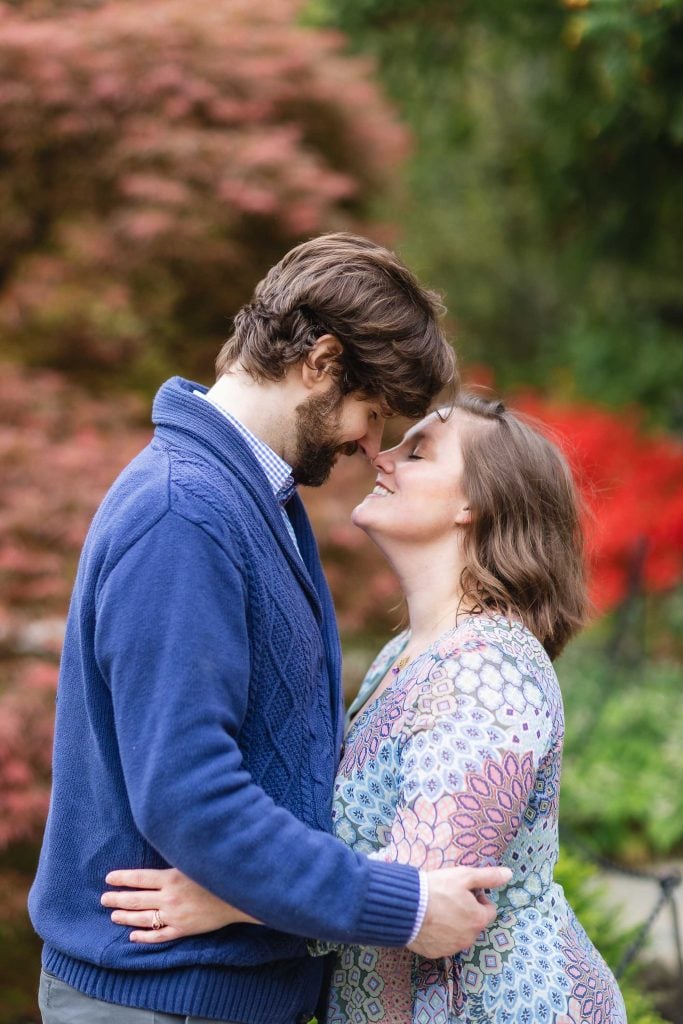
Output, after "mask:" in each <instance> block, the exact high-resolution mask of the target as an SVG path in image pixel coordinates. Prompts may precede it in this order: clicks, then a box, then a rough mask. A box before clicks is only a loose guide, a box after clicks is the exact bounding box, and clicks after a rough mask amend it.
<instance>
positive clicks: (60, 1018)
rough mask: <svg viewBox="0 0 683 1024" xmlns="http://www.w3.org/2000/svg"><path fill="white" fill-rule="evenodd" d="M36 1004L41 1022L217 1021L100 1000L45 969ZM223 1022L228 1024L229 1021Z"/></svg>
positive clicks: (135, 1023)
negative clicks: (92, 997) (67, 983)
mask: <svg viewBox="0 0 683 1024" xmlns="http://www.w3.org/2000/svg"><path fill="white" fill-rule="evenodd" d="M38 1005H39V1007H40V1012H41V1014H42V1017H43V1024H217V1022H216V1021H215V1020H214V1021H210V1020H207V1019H206V1018H205V1017H184V1016H177V1015H176V1014H174V1013H159V1012H158V1011H156V1010H137V1009H136V1008H135V1007H134V1006H116V1005H115V1004H114V1003H103V1002H102V1001H101V1000H100V999H91V998H90V996H84V995H83V993H82V992H78V991H77V990H76V989H75V988H72V987H71V985H66V984H65V983H64V982H63V981H60V980H59V978H54V977H53V976H52V975H51V974H46V973H45V971H41V972H40V988H39V990H38ZM223 1024H230V1021H224V1022H223Z"/></svg>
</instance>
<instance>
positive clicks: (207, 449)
mask: <svg viewBox="0 0 683 1024" xmlns="http://www.w3.org/2000/svg"><path fill="white" fill-rule="evenodd" d="M195 390H198V391H205V390H206V389H205V388H204V387H202V385H200V384H195V383H194V382H192V381H188V380H185V379H183V378H182V377H172V378H171V379H170V380H168V381H166V383H165V384H163V385H162V386H161V388H160V389H159V391H158V392H157V395H156V398H155V399H154V404H153V406H152V422H153V423H154V425H155V428H156V431H155V432H156V433H157V434H158V435H159V436H160V437H162V438H164V439H166V440H168V441H170V442H171V443H173V444H176V445H179V446H181V447H183V448H185V449H187V450H190V451H192V452H194V453H195V454H197V455H198V456H199V457H201V458H204V459H206V460H207V461H209V462H211V463H212V464H214V465H216V466H217V467H218V468H219V469H221V470H223V471H225V470H226V469H227V470H228V471H229V472H230V473H231V474H234V475H235V476H237V477H238V478H239V480H240V483H241V484H242V485H243V486H244V488H245V489H246V490H247V492H248V493H249V495H250V497H251V498H252V500H253V501H254V504H255V505H256V507H257V508H258V511H259V512H260V513H261V515H262V516H263V518H264V520H265V521H266V523H267V524H268V527H269V528H270V530H271V531H272V533H273V534H274V536H275V538H276V539H277V541H278V544H279V545H280V547H281V549H282V551H283V554H284V555H285V557H286V559H287V561H288V563H289V565H290V567H291V569H292V572H293V574H294V576H295V578H296V579H297V581H298V582H299V584H300V586H301V587H302V588H303V590H304V592H305V593H306V595H307V597H308V600H309V602H310V604H311V607H312V608H313V611H314V613H315V616H316V618H317V620H318V622H319V624H320V629H321V632H322V634H323V638H324V641H325V650H326V653H327V662H328V671H329V675H330V684H331V694H332V698H333V699H332V704H333V714H334V718H333V721H334V722H335V724H337V723H338V722H339V721H340V720H341V652H340V647H339V635H338V633H337V627H336V622H335V617H334V607H333V604H332V598H331V596H330V592H329V588H328V586H327V581H326V579H325V576H324V574H323V571H322V566H321V564H320V558H319V555H318V546H317V544H316V541H315V537H314V536H313V531H312V529H311V525H310V523H309V521H308V516H307V514H306V510H305V508H304V505H303V502H302V501H301V498H300V497H299V495H298V494H296V493H295V494H294V496H293V497H292V498H291V499H290V500H289V502H288V503H287V509H286V511H287V512H288V514H289V517H290V520H291V522H292V525H293V527H294V532H295V534H296V537H297V542H298V545H299V551H300V552H301V557H299V555H298V554H297V552H296V551H295V550H294V547H293V545H292V540H291V538H290V536H289V534H288V532H287V528H286V526H285V523H284V521H283V519H282V512H281V510H280V507H279V505H278V503H277V500H276V498H275V496H274V494H273V492H272V489H271V487H270V484H269V483H268V480H267V478H266V475H265V473H264V472H263V470H262V469H261V467H260V466H259V464H258V461H257V459H256V458H255V456H254V454H253V452H251V451H250V449H249V446H248V445H247V443H246V441H245V440H244V439H243V438H242V437H241V436H240V434H239V432H238V431H237V430H236V429H235V428H234V427H233V426H232V425H231V423H230V421H229V420H228V419H227V418H226V417H225V416H224V415H223V414H222V413H221V412H220V411H219V410H218V409H216V408H214V406H213V405H211V403H210V402H204V401H202V400H201V399H200V398H198V396H197V395H195V394H193V391H195Z"/></svg>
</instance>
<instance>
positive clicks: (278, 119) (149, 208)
mask: <svg viewBox="0 0 683 1024" xmlns="http://www.w3.org/2000/svg"><path fill="white" fill-rule="evenodd" d="M300 6H301V4H300V3H299V2H297V0H269V3H267V4H254V3H251V2H250V0H229V2H225V3H215V2H214V0H194V2H193V3H191V4H187V3H185V2H184V0H147V2H146V3H144V4H138V3H134V2H132V0H112V2H109V3H94V4H93V3H89V4H87V5H85V4H78V3H76V2H72V3H67V4H65V3H61V4H54V3H50V4H40V3H36V2H33V3H31V2H26V3H22V4H21V5H20V6H16V7H15V6H14V5H8V4H4V5H2V6H0V155H1V156H2V160H1V161H0V166H1V167H2V170H0V216H1V217H2V222H3V231H2V236H1V237H0V280H2V282H3V284H2V287H1V288H0V329H1V330H2V332H3V335H4V339H5V343H6V344H7V345H10V346H11V347H12V351H14V353H15V354H17V355H18V356H19V357H20V358H21V359H22V360H23V361H31V362H33V363H36V364H42V365H50V366H53V367H60V368H67V369H69V371H70V372H71V373H72V374H74V373H78V372H81V373H83V374H87V373H88V372H90V374H92V373H93V372H94V371H95V370H99V371H100V372H102V371H104V372H106V373H107V374H108V375H110V376H111V375H112V374H115V373H118V374H122V373H123V374H124V375H125V374H128V375H129V376H130V377H132V378H133V379H139V380H141V381H143V382H146V383H148V382H150V381H152V380H154V381H157V380H158V379H159V378H160V377H163V376H164V373H163V372H161V370H160V368H161V367H163V368H167V367H168V366H169V365H170V363H172V368H173V370H174V371H178V370H181V371H187V372H188V373H196V374H197V376H199V377H200V378H203V377H204V376H206V374H207V373H208V372H209V368H210V367H211V365H212V361H213V357H214V355H215V351H216V339H217V338H220V337H221V335H225V334H227V333H228V320H227V317H228V316H229V315H230V314H231V313H232V312H233V311H234V310H235V309H236V308H238V307H239V305H241V303H242V302H244V301H245V300H246V299H247V298H248V295H249V293H250V291H251V288H252V287H253V283H254V281H255V280H258V278H259V277H260V276H261V275H262V273H263V272H264V271H265V269H267V267H268V266H270V265H271V264H272V263H273V262H275V261H276V260H277V259H279V257H280V256H281V255H282V253H283V252H285V251H286V250H287V249H288V248H290V247H291V245H292V244H294V243H296V242H297V241H299V240H301V239H302V238H304V237H307V236H310V235H312V234H317V233H319V232H321V231H324V230H330V229H363V228H364V227H367V220H368V216H369V213H368V211H369V204H370V202H371V200H372V199H373V197H374V195H375V194H376V192H378V191H379V190H382V191H383V192H386V191H387V189H388V188H389V187H390V182H391V180H392V177H393V175H392V170H393V168H394V167H395V165H396V164H397V163H398V162H399V161H400V160H401V159H402V157H403V155H404V154H405V151H406V144H407V139H406V134H405V131H404V129H403V128H401V127H400V126H399V124H398V122H397V120H396V118H395V116H394V115H393V113H392V112H391V111H390V109H389V107H388V105H387V104H386V103H385V102H384V101H383V100H382V98H381V97H380V95H379V93H378V91H377V88H376V87H375V86H374V85H373V84H372V82H371V67H370V65H369V64H368V62H367V60H366V59H363V58H359V57H350V56H348V55H346V54H344V53H343V48H344V45H345V40H344V39H343V37H341V36H340V35H339V34H338V33H333V32H329V31H326V32H323V31H320V30H315V29H311V28H304V27H301V26H300V25H298V24H297V23H296V19H297V16H298V14H299V9H300Z"/></svg>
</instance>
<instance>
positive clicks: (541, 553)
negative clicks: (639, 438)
mask: <svg viewBox="0 0 683 1024" xmlns="http://www.w3.org/2000/svg"><path fill="white" fill-rule="evenodd" d="M453 407H454V409H459V410H461V411H462V412H464V413H465V414H466V415H467V419H468V421H469V429H468V428H466V429H464V430H463V434H462V450H463V461H464V473H463V484H464V489H465V493H466V495H467V498H468V501H469V506H470V509H471V512H472V522H471V524H470V526H469V527H468V529H467V531H466V533H465V562H466V565H465V569H464V570H463V574H462V581H461V582H462V585H463V590H464V594H465V597H466V599H467V600H468V601H469V602H470V603H472V602H474V603H475V605H476V606H479V607H481V608H482V609H489V610H492V611H498V612H501V613H502V614H504V615H509V616H515V617H517V618H519V619H520V620H521V621H522V622H523V623H524V625H525V626H527V628H528V629H530V630H531V632H532V633H533V634H534V635H535V636H536V637H537V638H538V639H539V640H540V641H541V643H542V644H543V646H544V647H545V649H546V651H547V652H548V655H549V656H550V658H556V657H557V655H558V654H559V653H560V651H561V650H562V648H563V647H564V646H565V644H566V643H567V641H568V640H569V639H570V638H571V637H572V636H573V635H574V634H575V633H576V632H578V630H579V629H580V628H581V627H582V626H583V625H584V624H585V622H586V619H587V615H588V599H587V593H586V568H585V557H584V542H583V532H582V528H581V503H580V498H579V494H578V490H577V487H576V484H575V482H574V479H573V477H572V473H571V470H570V468H569V466H568V464H567V462H566V460H565V458H564V456H563V455H562V453H561V452H560V450H559V448H558V447H557V446H556V445H555V444H553V442H552V441H550V440H549V438H548V437H546V436H544V433H543V432H542V430H541V429H537V428H536V427H535V426H532V425H531V423H530V422H528V421H526V420H525V419H523V418H522V417H521V416H520V415H519V414H517V413H515V412H512V411H510V410H507V409H506V408H505V406H504V404H503V403H502V402H499V401H490V400H489V399H486V398H484V397H482V396H480V395H477V394H473V393H471V392H466V391H464V392H461V393H460V394H459V396H458V398H457V399H456V401H455V402H454V406H453Z"/></svg>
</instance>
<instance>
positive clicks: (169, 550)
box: [96, 511, 419, 946]
mask: <svg viewBox="0 0 683 1024" xmlns="http://www.w3.org/2000/svg"><path fill="white" fill-rule="evenodd" d="M247 629H248V626H247V607H246V597H245V587H244V582H243V578H242V575H241V573H240V571H239V569H238V568H237V566H236V565H235V564H234V562H233V561H232V560H231V559H230V558H229V557H228V554H227V553H226V552H225V551H224V549H223V548H222V547H220V546H219V545H218V544H217V543H216V541H215V540H214V539H213V538H212V537H211V536H210V534H209V533H208V532H207V531H206V530H205V529H204V528H203V527H202V525H201V524H198V523H194V522H189V521H187V520H186V519H184V518H183V517H182V516H180V515H178V514H176V513H175V512H173V511H170V512H167V513H166V514H165V515H164V516H163V517H162V519H160V520H159V521H158V522H157V523H156V524H155V525H154V526H153V527H152V528H151V529H149V530H148V531H147V532H146V533H145V534H144V535H143V536H142V537H141V538H140V539H138V540H137V541H136V542H135V544H134V545H133V546H132V547H131V548H130V549H129V550H128V551H127V552H126V554H125V555H124V556H123V557H122V558H121V559H120V560H119V561H118V563H117V564H116V565H115V566H114V568H113V569H112V570H111V571H110V572H109V574H108V576H107V578H106V580H105V581H104V582H103V584H102V586H101V589H100V591H99V594H98V602H97V623H96V656H97V660H98V665H99V668H100V671H101V672H102V674H103V677H104V679H105V680H106V681H107V683H108V685H109V687H110V690H111V696H112V704H113V710H114V720H115V727H116V740H117V743H118V748H119V756H120V759H121V764H122V769H123V773H124V778H125V784H126V787H127V792H128V797H129V801H130V806H131V811H132V814H133V818H134V820H135V823H136V826H137V828H138V829H139V831H140V833H141V834H142V835H143V836H144V837H145V839H146V840H147V841H148V842H149V843H150V844H151V845H152V846H153V847H154V848H155V849H156V850H158V852H159V853H160V854H161V855H162V857H163V858H164V859H165V860H166V861H167V862H168V863H169V864H172V865H174V866H175V867H177V868H179V869H180V870H181V871H183V872H184V873H185V874H187V875H188V876H189V877H191V878H193V879H194V880H196V881H197V882H198V883H199V884H201V885H203V886H204V887H205V888H207V889H209V890H210V891H212V892H214V893H215V894H216V895H218V896H220V897H221V898H222V899H224V900H226V901H227V902H229V903H232V904H234V905H235V906H238V907H239V908H240V909H242V910H244V911H246V912H247V913H249V914H251V915H253V916H254V917H257V918H259V919H260V920H262V921H263V922H264V923H266V924H267V925H269V926H270V927H273V928H277V929H279V930H281V931H286V932H290V933H293V934H297V935H302V936H313V937H316V938H321V939H327V940H332V941H342V942H359V943H369V944H374V945H384V946H403V945H405V944H406V942H407V941H408V938H409V936H410V934H411V931H412V928H413V924H414V921H415V917H416V913H417V907H418V898H419V880H418V873H417V872H416V871H415V870H414V869H412V868H409V867H405V866H400V865H387V864H385V863H375V862H373V861H371V860H370V859H368V858H367V857H364V856H362V855H360V854H356V853H354V852H352V851H351V850H349V849H348V848H347V847H346V846H345V845H344V844H343V843H342V842H341V841H339V840H337V839H335V838H334V837H332V836H330V835H328V834H326V833H324V832H318V831H315V830H313V829H309V828H308V827H307V826H305V825H304V824H303V823H302V822H301V821H299V820H298V819H297V818H295V817H294V816H293V815H292V814H290V813H289V812H288V811H286V810H285V809H283V808H281V807H278V806H277V805H276V804H275V803H274V802H273V801H272V800H271V799H270V797H269V796H268V795H267V794H266V793H265V792H264V791H263V790H262V789H261V788H260V787H258V786H257V785H256V784H255V783H254V781H253V779H252V778H251V777H250V775H249V773H248V771H246V769H245V767H244V765H243V763H242V755H241V753H240V749H239V746H238V742H237V737H238V735H239V730H240V726H241V723H242V721H243V719H244V716H245V713H246V708H247V697H248V692H249V682H250V665H249V643H248V632H247Z"/></svg>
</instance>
